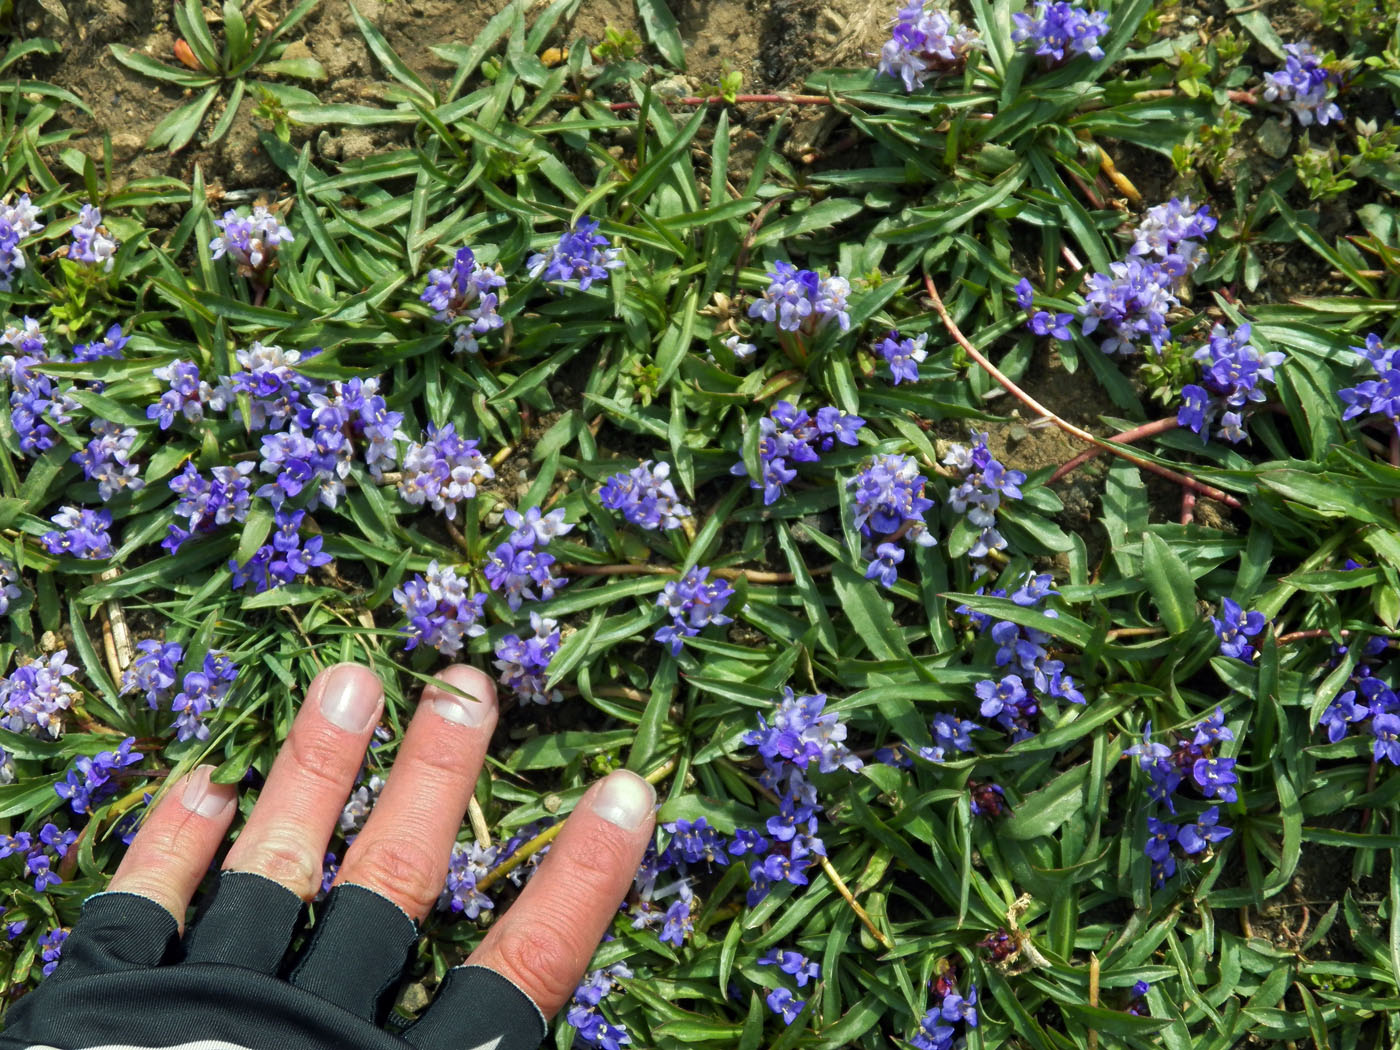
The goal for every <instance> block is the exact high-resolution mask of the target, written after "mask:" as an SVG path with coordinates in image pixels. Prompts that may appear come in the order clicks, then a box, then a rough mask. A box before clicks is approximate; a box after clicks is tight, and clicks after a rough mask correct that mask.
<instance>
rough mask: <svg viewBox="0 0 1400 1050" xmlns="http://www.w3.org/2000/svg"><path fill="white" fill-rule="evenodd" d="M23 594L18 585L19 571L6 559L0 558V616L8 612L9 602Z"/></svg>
mask: <svg viewBox="0 0 1400 1050" xmlns="http://www.w3.org/2000/svg"><path fill="white" fill-rule="evenodd" d="M22 594H24V589H23V588H22V587H20V585H19V569H17V568H15V563H14V562H12V561H10V560H9V559H8V558H0V616H4V615H6V614H7V613H8V612H9V611H10V602H12V601H14V600H15V599H16V598H18V597H20V596H21V595H22Z"/></svg>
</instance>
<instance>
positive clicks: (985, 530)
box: [943, 433, 1026, 604]
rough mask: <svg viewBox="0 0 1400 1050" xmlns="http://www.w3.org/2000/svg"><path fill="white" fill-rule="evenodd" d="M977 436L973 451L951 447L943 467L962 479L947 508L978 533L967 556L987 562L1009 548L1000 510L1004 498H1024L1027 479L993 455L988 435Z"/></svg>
mask: <svg viewBox="0 0 1400 1050" xmlns="http://www.w3.org/2000/svg"><path fill="white" fill-rule="evenodd" d="M974 436H975V440H974V442H973V444H972V445H971V447H968V446H965V445H953V446H951V447H950V448H949V449H948V452H947V454H946V455H945V456H944V457H943V464H944V466H949V467H952V468H953V469H954V470H956V471H957V472H958V473H959V474H961V475H962V481H961V482H960V483H959V484H958V485H957V486H956V487H955V488H953V489H952V491H950V492H949V493H948V506H950V507H951V508H952V509H953V510H954V511H955V512H957V513H958V514H961V515H963V516H964V517H966V518H967V521H968V524H969V525H972V526H973V527H974V528H976V529H978V530H979V533H978V536H977V539H976V541H975V542H974V543H973V545H972V547H971V549H970V550H969V551H968V556H969V557H972V558H985V557H986V556H987V555H988V554H990V553H991V552H992V551H994V550H1004V549H1005V548H1006V539H1005V537H1003V536H1002V534H1001V533H1000V532H999V531H998V530H997V527H996V525H997V510H998V508H999V507H1000V506H1001V501H1002V499H1003V498H1006V499H1021V498H1022V493H1021V486H1022V485H1023V484H1025V481H1026V475H1025V474H1023V473H1022V472H1021V471H1019V470H1008V469H1007V468H1006V467H1005V466H1004V465H1003V464H1002V463H1001V461H1000V460H998V459H997V458H996V457H994V456H993V455H992V452H991V449H989V448H988V447H987V438H988V435H987V434H986V433H980V434H975V435H974ZM1013 597H1014V596H1013ZM1018 604H1023V603H1018Z"/></svg>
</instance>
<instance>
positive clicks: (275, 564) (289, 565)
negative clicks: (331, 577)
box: [228, 510, 331, 594]
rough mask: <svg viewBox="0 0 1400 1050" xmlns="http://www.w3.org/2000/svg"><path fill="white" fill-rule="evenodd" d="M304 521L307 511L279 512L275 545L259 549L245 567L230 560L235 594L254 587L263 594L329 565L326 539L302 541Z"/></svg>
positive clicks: (256, 591)
mask: <svg viewBox="0 0 1400 1050" xmlns="http://www.w3.org/2000/svg"><path fill="white" fill-rule="evenodd" d="M305 517H306V511H304V510H291V511H288V510H279V511H277V512H276V513H275V514H274V515H273V521H274V523H275V524H276V529H275V530H274V531H273V533H272V542H270V543H265V544H263V545H262V546H261V547H259V548H258V549H257V550H256V551H254V552H253V555H252V556H251V557H250V558H249V559H248V561H247V562H246V563H245V564H243V565H239V564H238V562H237V561H236V560H233V559H230V560H229V563H228V567H229V570H230V571H231V572H232V573H233V586H234V589H235V590H237V589H238V588H241V587H244V586H246V585H247V584H249V583H251V584H252V585H253V590H254V592H255V593H258V594H261V593H262V592H263V591H265V590H267V589H268V588H270V587H278V586H281V585H282V584H284V583H292V582H294V581H295V580H296V579H297V577H299V576H305V575H307V574H308V573H310V572H311V570H312V569H314V568H317V567H318V566H321V565H327V564H329V563H330V560H331V556H330V555H329V554H327V553H326V552H325V551H323V550H321V544H322V543H324V542H325V540H324V537H322V536H312V537H311V538H310V539H308V540H304V541H303V540H302V538H301V522H302V519H303V518H305Z"/></svg>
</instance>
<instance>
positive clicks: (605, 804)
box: [593, 769, 656, 831]
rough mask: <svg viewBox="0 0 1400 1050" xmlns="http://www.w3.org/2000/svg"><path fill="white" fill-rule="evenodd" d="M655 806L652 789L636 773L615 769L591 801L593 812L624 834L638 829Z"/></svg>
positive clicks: (654, 790)
mask: <svg viewBox="0 0 1400 1050" xmlns="http://www.w3.org/2000/svg"><path fill="white" fill-rule="evenodd" d="M655 805H656V789H655V788H653V787H652V786H651V785H650V784H648V783H647V782H646V781H645V780H643V779H642V778H641V777H639V776H637V774H636V773H629V772H627V770H625V769H619V770H618V771H617V772H616V773H610V774H608V778H607V779H606V780H604V781H603V786H602V787H601V788H599V789H598V795H597V797H596V798H594V799H593V812H594V813H596V814H598V816H600V817H602V818H603V819H604V820H606V821H608V822H609V823H611V824H616V825H617V826H618V827H620V828H625V829H627V830H628V831H636V830H637V828H639V827H641V826H642V821H644V820H646V819H647V817H648V816H649V815H650V814H651V811H652V809H653V808H654V807H655Z"/></svg>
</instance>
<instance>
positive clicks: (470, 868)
mask: <svg viewBox="0 0 1400 1050" xmlns="http://www.w3.org/2000/svg"><path fill="white" fill-rule="evenodd" d="M501 852H502V851H501V849H500V847H499V846H482V845H481V844H480V843H478V842H475V841H473V842H470V843H461V842H457V843H454V844H453V846H452V856H451V857H450V859H449V860H448V866H447V881H446V883H445V884H444V886H443V888H442V895H441V896H440V897H438V902H437V906H438V909H439V910H440V911H450V912H455V913H456V914H458V915H461V916H463V917H465V918H468V919H477V918H479V917H480V916H481V913H482V912H484V911H491V910H492V909H494V908H495V907H496V904H495V902H494V901H493V900H491V898H490V897H488V896H487V895H486V894H485V893H484V892H483V891H481V890H479V889H477V888H476V884H477V882H478V881H479V880H480V879H482V878H484V877H485V875H486V873H487V872H489V871H490V870H491V869H492V868H493V867H495V866H496V864H498V863H499V862H500V861H501V860H502V859H503V858H502V856H501Z"/></svg>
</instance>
